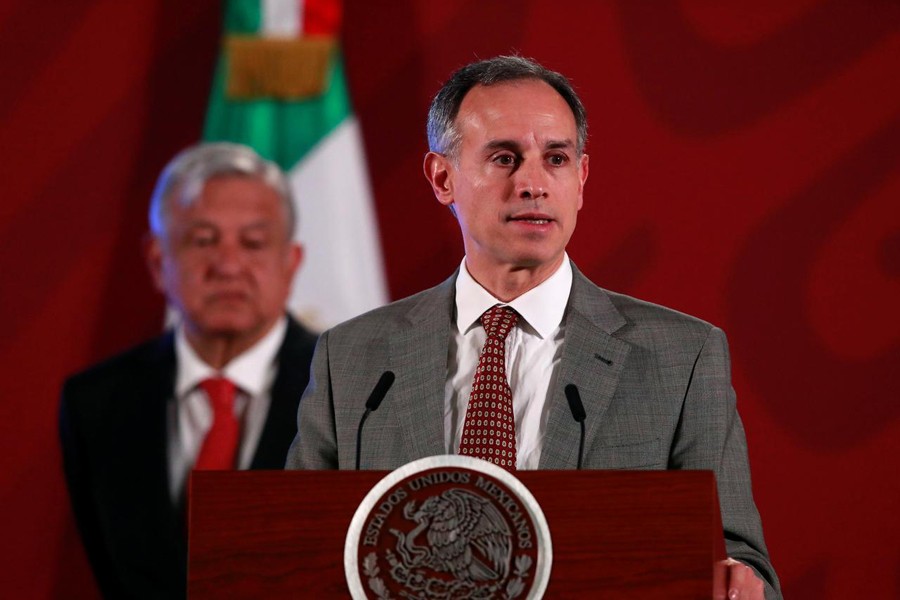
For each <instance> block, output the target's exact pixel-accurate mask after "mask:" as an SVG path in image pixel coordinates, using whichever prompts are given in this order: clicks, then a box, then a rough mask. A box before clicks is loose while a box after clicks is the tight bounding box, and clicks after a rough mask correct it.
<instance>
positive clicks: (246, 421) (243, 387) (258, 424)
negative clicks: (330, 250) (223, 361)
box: [168, 317, 287, 503]
mask: <svg viewBox="0 0 900 600" xmlns="http://www.w3.org/2000/svg"><path fill="white" fill-rule="evenodd" d="M286 333H287V317H285V318H283V319H281V320H280V321H278V323H276V324H275V326H274V327H272V329H271V330H270V331H269V333H267V334H266V335H265V336H264V337H263V338H262V339H261V340H260V341H259V342H257V343H256V344H255V345H254V346H253V347H252V348H250V349H249V350H247V351H245V352H243V353H242V354H240V355H238V356H237V357H235V358H233V359H232V360H231V361H230V362H229V363H228V364H227V365H225V367H224V368H223V369H221V370H219V371H217V370H216V369H213V368H212V367H210V366H209V365H208V364H206V363H205V362H203V359H201V358H200V357H199V356H198V355H197V353H196V352H195V351H194V349H193V348H192V347H191V344H190V343H189V342H188V340H187V336H186V335H185V333H184V328H183V327H178V328H177V329H176V331H175V361H176V371H175V372H176V376H175V398H174V401H173V402H170V403H169V409H168V434H169V435H168V452H169V493H170V495H171V497H172V501H173V502H176V503H177V502H178V500H179V498H180V496H181V492H182V490H183V489H184V485H185V482H186V481H187V476H188V474H189V473H190V471H191V468H192V467H193V466H194V462H196V460H197V455H198V454H200V448H201V446H202V445H203V439H204V438H205V437H206V433H207V432H208V431H209V429H210V427H212V422H213V410H212V407H211V406H210V404H209V399H208V398H207V397H206V393H205V392H204V391H203V390H202V389H201V388H200V387H199V385H200V382H202V381H203V380H204V379H208V378H210V377H225V378H226V379H229V380H230V381H231V382H232V383H234V384H235V385H236V386H237V388H238V391H237V394H236V397H235V403H234V412H235V415H237V417H238V421H239V422H240V423H241V445H240V449H239V453H238V468H239V469H248V468H249V467H250V463H251V462H252V461H253V455H254V453H255V452H256V446H257V445H258V444H259V438H260V436H261V435H262V430H263V426H264V425H265V423H266V415H267V414H268V412H269V405H270V404H271V402H272V396H271V391H272V384H273V383H274V382H275V375H276V373H277V370H278V365H277V364H276V358H277V355H278V349H279V348H280V347H281V344H282V342H283V341H284V336H285V334H286Z"/></svg>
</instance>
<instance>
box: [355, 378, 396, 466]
mask: <svg viewBox="0 0 900 600" xmlns="http://www.w3.org/2000/svg"><path fill="white" fill-rule="evenodd" d="M392 385H394V372H393V371H385V372H384V373H382V374H381V377H380V378H379V379H378V383H376V384H375V388H374V389H373V390H372V393H371V394H369V399H368V400H366V412H364V413H363V416H362V418H361V419H360V420H359V428H358V429H357V430H356V470H357V471H359V459H360V450H361V448H362V430H363V423H365V422H366V419H367V418H368V417H369V413H371V412H375V411H376V410H378V407H379V406H381V401H382V400H384V397H385V396H387V393H388V390H389V389H391V386H392Z"/></svg>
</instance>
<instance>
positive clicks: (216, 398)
mask: <svg viewBox="0 0 900 600" xmlns="http://www.w3.org/2000/svg"><path fill="white" fill-rule="evenodd" d="M200 387H201V388H203V391H204V392H206V397H207V398H209V404H210V406H212V409H213V424H212V427H211V428H210V430H209V432H208V433H207V434H206V438H205V439H204V440H203V447H202V448H200V454H199V455H198V456H197V462H196V463H194V469H212V470H218V471H222V470H229V469H233V468H234V466H235V464H234V463H235V460H234V459H235V456H236V455H237V448H238V441H239V440H240V433H241V426H240V423H238V420H237V417H235V415H234V396H235V392H236V391H237V388H236V387H235V385H234V384H233V383H232V382H230V381H228V380H227V379H224V378H222V377H216V378H213V379H206V380H204V381H203V382H201V383H200Z"/></svg>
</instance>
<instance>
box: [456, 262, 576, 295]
mask: <svg viewBox="0 0 900 600" xmlns="http://www.w3.org/2000/svg"><path fill="white" fill-rule="evenodd" d="M564 257H565V255H563V256H560V258H559V259H558V260H556V261H554V262H553V263H552V264H543V265H538V266H535V267H514V266H503V267H501V268H496V267H492V268H480V267H479V266H478V265H475V264H473V263H472V262H471V261H470V260H469V259H468V258H466V270H468V271H469V275H471V276H472V279H474V280H475V281H477V282H478V284H479V285H480V286H481V287H483V288H484V289H486V290H487V291H488V292H490V294H491V295H492V296H494V297H495V298H497V299H498V300H501V301H503V302H512V301H513V300H515V299H516V298H518V297H519V296H521V295H522V294H524V293H525V292H527V291H529V290H532V289H534V288H536V287H537V286H539V285H541V284H542V283H544V282H545V281H547V280H548V279H549V278H550V276H551V275H553V274H554V273H555V272H556V270H557V269H558V268H559V266H560V265H561V264H562V261H563V259H564Z"/></svg>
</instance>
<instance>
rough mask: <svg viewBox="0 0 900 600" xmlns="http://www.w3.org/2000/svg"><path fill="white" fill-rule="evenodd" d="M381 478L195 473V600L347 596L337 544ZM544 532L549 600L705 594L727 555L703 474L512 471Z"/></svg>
mask: <svg viewBox="0 0 900 600" xmlns="http://www.w3.org/2000/svg"><path fill="white" fill-rule="evenodd" d="M386 474H387V473H386V472H383V471H360V472H349V471H239V472H235V471H232V472H227V471H206V472H203V471H200V472H196V473H194V474H193V477H192V482H191V509H190V532H189V533H190V535H189V537H190V543H189V546H190V548H189V575H188V580H189V581H188V591H189V595H190V597H191V598H195V599H202V598H267V597H317V598H349V592H348V590H347V584H346V580H345V576H344V562H343V558H344V541H345V537H346V535H347V529H348V527H349V525H350V521H351V519H352V518H353V515H354V513H355V511H356V508H357V506H358V505H359V503H360V502H361V501H362V499H363V498H364V497H365V495H366V494H367V493H368V491H369V490H370V489H371V488H372V487H373V486H374V485H375V484H376V483H377V482H378V481H380V480H381V479H382V478H383V477H384V476H385V475H386ZM516 477H517V478H518V479H520V480H521V481H522V483H524V484H525V486H526V487H528V489H529V490H530V491H531V493H532V494H533V495H534V497H535V499H536V500H537V501H538V503H539V504H540V506H541V508H542V510H543V512H544V515H545V517H546V519H547V523H548V525H549V528H550V532H551V537H552V543H553V566H552V571H551V575H550V583H549V585H548V587H547V592H546V596H547V597H549V598H583V597H586V596H589V597H591V598H641V599H653V598H666V599H672V598H691V599H695V598H704V597H706V598H709V597H710V596H711V593H712V585H713V583H712V582H713V566H714V563H715V562H716V561H718V560H721V559H724V558H725V550H724V542H723V540H722V526H721V519H720V515H719V505H718V499H717V495H716V484H715V479H714V476H713V474H712V472H710V471H519V472H517V473H516Z"/></svg>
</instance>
